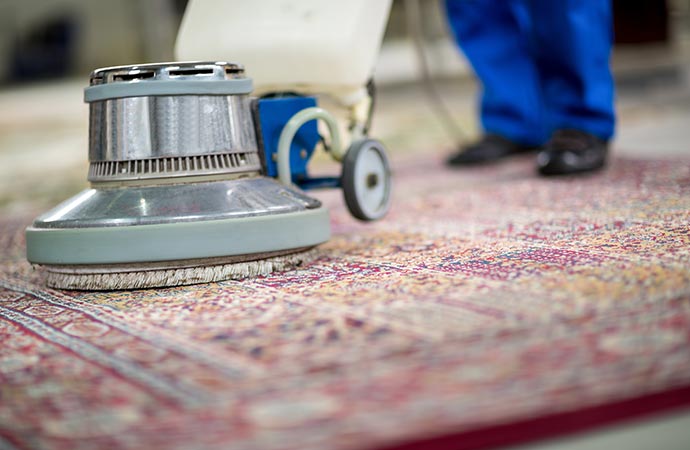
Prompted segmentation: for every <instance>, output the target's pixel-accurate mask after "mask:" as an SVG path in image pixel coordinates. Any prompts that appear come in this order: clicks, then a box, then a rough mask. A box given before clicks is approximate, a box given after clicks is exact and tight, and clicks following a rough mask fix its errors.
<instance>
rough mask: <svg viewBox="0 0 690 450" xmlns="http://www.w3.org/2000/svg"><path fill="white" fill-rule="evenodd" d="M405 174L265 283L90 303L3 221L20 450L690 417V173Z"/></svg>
mask: <svg viewBox="0 0 690 450" xmlns="http://www.w3.org/2000/svg"><path fill="white" fill-rule="evenodd" d="M532 171H533V168H532V161H531V160H530V161H528V160H526V159H517V160H514V161H511V162H508V163H505V164H501V165H498V166H495V167H487V168H479V169H476V170H472V171H460V172H458V171H456V172H451V171H448V170H446V169H444V168H443V167H442V164H441V162H440V160H439V159H438V158H430V159H420V158H418V157H415V158H414V159H409V160H406V161H399V162H398V164H397V166H396V167H395V174H394V176H395V180H394V182H395V187H396V191H395V199H394V205H393V208H392V211H391V214H390V215H389V217H388V218H386V219H385V220H384V221H381V222H378V223H374V224H360V223H357V222H355V221H354V220H353V219H351V218H350V217H349V215H348V213H347V211H346V210H345V209H344V207H343V202H342V201H341V199H340V198H339V194H338V193H334V192H331V193H323V194H318V195H319V196H320V198H322V199H323V201H324V202H325V203H326V204H328V205H329V207H330V208H331V214H332V225H333V232H334V236H333V239H332V240H331V241H330V242H329V243H327V244H325V245H323V246H322V247H320V248H319V250H318V252H319V256H318V258H317V260H316V261H315V262H314V263H313V264H311V265H309V266H308V267H305V268H302V269H300V270H296V271H293V272H288V273H277V274H273V275H271V276H266V277H260V278H256V279H253V280H246V281H241V282H223V283H216V284H202V285H196V286H186V287H179V288H173V289H154V290H138V291H118V292H101V293H87V292H76V291H57V290H51V289H47V288H45V287H44V285H43V284H42V282H41V279H40V275H39V273H38V272H37V271H34V270H32V268H31V267H30V266H29V265H28V263H26V261H25V260H24V255H23V251H24V247H23V245H24V244H23V228H24V227H25V226H26V225H28V222H29V221H30V220H31V217H24V216H22V217H12V216H10V217H3V218H1V219H0V342H1V343H2V344H1V345H0V448H2V449H14V448H18V449H22V448H50V449H70V450H79V449H92V448H99V449H105V448H120V449H144V448H145V449H158V448H161V449H162V448H166V449H221V448H223V449H227V448H233V449H234V448H237V449H247V450H251V449H266V450H272V449H286V450H287V449H324V448H329V449H370V448H395V447H396V446H398V447H400V448H406V449H408V448H410V449H411V448H458V449H461V448H467V449H470V448H474V449H480V448H491V447H495V446H498V445H502V444H507V443H518V442H524V441H527V440H531V439H536V438H540V437H547V436H552V435H557V434H559V433H562V432H568V431H577V430H580V429H585V428H588V427H591V426H596V425H600V424H604V423H610V422H611V421H615V420H621V419H625V418H629V417H632V416H636V415H639V414H647V413H653V412H655V411H662V410H668V409H669V408H677V407H683V406H690V162H688V161H636V160H623V159H619V160H615V161H613V163H612V164H611V167H610V168H609V169H607V170H606V171H605V172H603V173H601V174H597V175H593V176H587V177H582V178H560V179H541V178H537V177H535V176H534V175H533V172H532Z"/></svg>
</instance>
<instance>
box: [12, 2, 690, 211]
mask: <svg viewBox="0 0 690 450" xmlns="http://www.w3.org/2000/svg"><path fill="white" fill-rule="evenodd" d="M185 5H186V1H185V0H143V1H142V0H120V1H117V2H112V1H105V0H2V1H0V214H33V213H35V212H38V211H41V210H43V209H45V208H47V207H50V206H52V205H54V204H55V203H56V202H58V201H60V200H63V199H65V198H67V197H68V196H70V195H72V194H73V193H75V192H77V191H79V190H81V189H82V188H83V187H84V186H85V185H86V169H87V160H86V158H87V129H88V109H87V107H86V105H85V104H83V103H82V95H83V94H82V89H83V88H84V87H85V86H87V84H88V75H89V73H90V71H91V70H93V69H94V68H98V67H104V66H112V65H122V64H134V63H144V62H158V61H168V60H172V59H173V53H172V49H173V43H174V39H175V35H176V32H177V28H178V26H179V23H180V20H181V17H182V14H183V13H184V8H185ZM419 6H420V8H419V13H418V14H417V15H416V16H415V17H414V20H416V21H417V22H416V23H417V25H419V28H418V31H419V30H421V33H418V34H417V37H418V38H421V40H422V41H423V46H424V49H425V53H426V60H427V62H428V66H429V71H430V75H431V76H432V77H433V79H434V80H435V82H436V85H437V88H438V90H439V91H440V92H441V93H442V101H443V103H444V107H445V108H446V109H448V110H449V114H450V115H451V116H452V118H453V121H454V122H455V123H456V124H457V125H459V127H460V128H461V129H462V130H463V135H464V139H469V138H471V137H472V136H474V135H476V134H477V133H478V130H477V117H476V110H475V100H476V85H475V83H474V80H473V77H472V73H471V70H470V69H469V67H468V65H467V63H466V61H465V60H464V59H463V57H462V56H461V54H460V52H459V51H458V50H457V49H456V48H455V44H454V43H453V41H452V39H451V38H450V37H449V34H448V29H447V25H446V22H445V18H444V17H443V12H442V7H441V3H440V1H438V0H420V1H419ZM404 7H405V3H404V2H403V1H397V0H396V1H394V5H393V10H392V13H391V16H390V20H389V24H388V27H387V31H386V35H385V38H384V43H383V47H382V50H381V54H380V57H379V60H378V63H377V67H376V72H375V81H376V83H377V86H378V93H379V96H378V102H377V111H376V114H375V118H374V132H373V134H374V135H376V136H377V137H380V138H381V139H382V140H383V141H384V142H385V143H386V144H387V146H388V148H389V150H390V153H391V156H392V158H393V159H394V160H395V159H404V158H406V157H409V156H412V155H414V154H415V153H417V154H418V153H419V152H427V153H430V154H433V155H434V156H437V157H439V158H441V157H443V155H445V154H447V153H450V152H452V151H453V150H454V149H456V148H457V145H458V140H459V139H462V138H463V136H458V135H457V133H456V134H453V133H452V132H448V131H447V130H446V129H445V128H444V127H443V126H442V121H439V118H438V117H437V116H436V115H434V114H433V111H434V110H435V108H437V107H438V105H434V103H433V101H429V99H428V97H427V96H426V95H425V84H424V82H423V77H422V71H421V68H420V61H419V57H418V54H417V53H415V48H416V47H415V41H414V39H412V38H411V36H412V35H413V34H414V33H411V29H410V15H409V14H406V11H405V8H404ZM614 11H615V30H616V47H615V51H614V57H613V69H614V74H615V78H616V82H617V87H618V91H617V108H618V113H619V127H618V133H617V137H616V141H615V144H614V153H615V154H617V155H619V156H624V157H636V158H657V157H679V156H690V126H688V125H690V0H666V1H664V0H615V1H614ZM238 62H240V63H241V61H238ZM249 76H251V73H249Z"/></svg>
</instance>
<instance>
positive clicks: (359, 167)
mask: <svg viewBox="0 0 690 450" xmlns="http://www.w3.org/2000/svg"><path fill="white" fill-rule="evenodd" d="M342 185H343V194H344V196H345V204H346V205H347V208H348V209H349V210H350V213H351V214H352V215H353V216H354V217H356V218H357V219H359V220H364V221H370V220H377V219H380V218H382V217H383V216H385V215H386V213H387V212H388V208H389V207H390V193H391V173H390V167H389V165H388V157H387V156H386V150H385V149H384V147H383V144H381V142H379V141H377V140H374V139H362V140H359V141H355V142H353V143H352V145H350V148H349V149H348V150H347V153H346V154H345V158H344V159H343V173H342Z"/></svg>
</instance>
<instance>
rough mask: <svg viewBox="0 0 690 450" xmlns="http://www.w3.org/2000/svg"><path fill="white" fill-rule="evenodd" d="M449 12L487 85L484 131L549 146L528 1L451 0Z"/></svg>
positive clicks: (484, 87) (461, 42)
mask: <svg viewBox="0 0 690 450" xmlns="http://www.w3.org/2000/svg"><path fill="white" fill-rule="evenodd" d="M551 1H553V0H551ZM559 1H560V0H559ZM446 10H447V16H448V21H449V24H450V27H451V29H452V31H453V33H454V35H455V38H456V40H457V42H458V44H459V46H460V47H461V48H462V50H463V52H464V54H465V55H466V56H467V59H468V60H469V62H470V63H471V65H472V67H473V68H474V71H475V73H476V74H477V76H478V78H479V80H480V81H481V85H482V94H481V123H482V126H483V128H484V131H485V132H486V133H487V134H496V135H499V136H502V137H504V138H506V139H509V140H510V141H513V142H515V143H517V144H522V145H526V146H538V145H540V144H543V143H544V141H545V140H546V138H547V137H548V135H547V130H546V129H545V128H544V121H543V115H542V101H541V95H540V88H539V85H538V75H537V71H536V68H535V66H534V64H533V61H532V56H531V55H530V49H529V41H528V39H527V33H526V29H527V28H529V26H530V25H529V23H527V19H528V17H527V15H526V14H525V13H526V9H525V8H524V5H523V2H522V1H516V0H491V1H487V0H447V1H446Z"/></svg>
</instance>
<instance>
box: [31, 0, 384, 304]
mask: <svg viewBox="0 0 690 450" xmlns="http://www.w3.org/2000/svg"><path fill="white" fill-rule="evenodd" d="M286 5H287V7H286ZM389 9H390V0H376V1H371V0H354V1H350V2H321V1H320V0H293V1H285V0H282V1H281V0H265V1H262V2H245V1H243V0H191V1H190V3H189V5H188V7H187V10H186V12H185V17H184V19H183V22H182V27H181V30H180V33H179V35H178V41H177V44H176V53H177V57H178V58H180V59H181V60H191V59H194V60H195V62H173V63H161V64H141V65H132V66H120V67H109V68H105V69H99V70H96V71H94V72H93V73H92V74H91V77H90V83H89V86H88V87H87V88H86V89H85V94H84V98H85V101H86V102H87V103H88V104H89V112H90V118H89V120H90V123H89V161H90V167H89V173H88V180H89V182H90V183H91V187H90V188H89V189H87V190H85V191H83V192H81V193H79V194H78V195H76V196H74V197H72V198H70V199H69V200H67V201H65V202H63V203H61V204H60V205H58V206H56V207H55V208H53V209H52V210H50V211H48V212H46V213H44V214H43V215H41V216H39V217H38V218H37V219H35V221H34V222H33V224H32V225H31V226H30V227H28V228H27V230H26V244H27V259H28V260H29V261H30V262H31V263H32V264H34V265H38V266H40V268H41V269H42V270H43V272H44V273H45V274H46V282H47V284H48V285H49V286H52V287H57V288H64V289H82V290H112V289H135V288H147V287H162V286H176V285H184V284H194V283H202V282H211V281H219V280H226V279H239V278H245V277H249V276H255V275H261V274H267V273H270V272H272V271H274V270H286V269H289V268H293V267H296V266H299V265H302V264H304V263H305V262H307V261H309V260H310V259H311V258H313V256H314V252H313V250H311V249H313V248H314V247H315V246H317V245H319V244H321V243H323V242H325V241H327V240H328V239H329V237H330V224H329V214H328V211H327V210H326V208H325V207H324V206H323V205H322V204H321V202H320V201H319V200H317V199H315V198H312V197H310V196H309V195H307V194H306V193H305V191H307V190H309V189H314V188H341V189H342V190H343V193H344V199H345V203H346V204H347V206H348V208H349V210H350V212H351V213H352V215H353V216H354V217H356V218H358V219H361V220H365V221H368V220H376V219H380V218H381V217H383V216H384V215H385V214H386V212H387V211H388V208H389V204H390V193H391V179H390V168H389V164H388V158H387V156H386V152H385V149H384V147H383V145H382V144H381V143H380V142H379V141H377V140H375V139H372V138H370V137H369V136H368V128H369V124H370V119H371V112H372V108H371V106H372V92H371V89H367V88H366V85H367V80H368V79H370V77H371V72H372V70H373V63H374V61H375V56H376V54H377V53H378V48H379V46H380V41H381V37H382V33H383V28H384V25H385V22H386V19H387V17H388V12H389ZM249 17H251V18H252V20H248V18H249ZM257 18H258V19H257ZM229 22H231V23H229ZM286 22H287V23H288V24H289V26H286ZM281 24H282V25H281ZM247 43H249V44H247ZM358 46H359V47H360V48H359V50H358ZM348 52H349V53H351V54H350V55H349V56H348V54H347V53H348ZM218 56H220V57H221V58H224V57H226V56H232V58H233V59H235V58H236V60H237V61H241V60H242V59H246V60H247V61H246V63H245V66H246V67H247V70H248V71H249V70H250V69H251V70H252V71H254V70H255V71H256V77H254V76H253V80H252V78H249V77H248V76H247V74H246V73H245V69H244V67H243V66H242V65H240V64H237V63H231V62H219V61H218V59H217V57H218ZM224 59H225V58H224ZM228 59H230V58H228ZM199 61H208V62H199ZM310 67H311V70H310ZM252 73H254V72H252ZM316 94H326V95H328V94H330V95H331V96H332V97H333V98H335V99H336V100H338V101H339V103H340V104H341V105H344V107H345V108H346V109H347V110H348V111H349V123H348V125H349V127H348V132H347V134H348V136H346V138H347V139H346V138H344V136H343V134H344V133H342V132H341V129H340V123H339V121H338V120H337V119H336V118H335V117H334V115H332V114H331V113H329V112H328V111H327V110H325V109H323V108H320V107H319V106H318V104H317V98H316V96H315V95H316ZM324 130H326V131H327V137H324V136H322V132H323V131H324ZM346 140H347V143H346V142H345V141H346ZM320 146H322V147H324V148H325V149H326V150H327V151H328V153H329V154H330V155H331V156H332V157H333V158H334V159H335V160H336V161H339V162H341V163H342V166H341V167H342V170H341V173H340V174H338V175H337V176H333V177H312V176H310V175H309V173H308V170H307V168H308V163H309V161H310V159H311V158H312V156H313V155H314V152H315V149H317V148H319V147H320Z"/></svg>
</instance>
